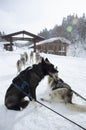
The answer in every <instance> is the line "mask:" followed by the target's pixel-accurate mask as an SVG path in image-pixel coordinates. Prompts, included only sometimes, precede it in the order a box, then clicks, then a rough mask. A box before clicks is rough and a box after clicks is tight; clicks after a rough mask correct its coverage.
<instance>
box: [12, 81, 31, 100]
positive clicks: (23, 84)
mask: <svg viewBox="0 0 86 130" xmlns="http://www.w3.org/2000/svg"><path fill="white" fill-rule="evenodd" d="M12 84H13V85H14V87H16V88H17V89H18V90H19V91H21V92H22V93H23V94H24V95H25V96H28V97H29V99H30V101H32V98H31V95H30V93H31V90H30V86H29V84H28V83H27V82H26V81H23V83H22V85H21V87H20V86H19V85H17V84H16V83H14V82H12ZM26 87H28V88H29V89H28V93H26V92H25V91H24V89H25V88H26Z"/></svg>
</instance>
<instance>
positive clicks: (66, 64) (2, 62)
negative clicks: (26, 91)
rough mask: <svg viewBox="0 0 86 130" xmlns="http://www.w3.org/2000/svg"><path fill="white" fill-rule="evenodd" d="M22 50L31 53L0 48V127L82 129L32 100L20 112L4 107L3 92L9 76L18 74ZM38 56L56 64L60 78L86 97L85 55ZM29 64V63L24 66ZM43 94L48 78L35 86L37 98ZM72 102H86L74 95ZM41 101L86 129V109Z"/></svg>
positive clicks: (4, 129) (0, 129)
mask: <svg viewBox="0 0 86 130" xmlns="http://www.w3.org/2000/svg"><path fill="white" fill-rule="evenodd" d="M24 51H27V53H28V55H29V54H30V51H29V50H26V49H24V48H23V49H17V50H15V51H13V52H8V51H4V50H3V49H0V130H48V129H49V130H82V129H81V128H79V127H78V126H76V125H74V124H73V123H71V122H69V121H67V120H65V119H63V118H62V117H60V116H59V115H56V114H55V113H53V112H51V111H50V110H48V109H47V108H44V107H43V106H41V105H39V104H38V105H35V104H34V103H33V102H30V104H29V105H28V107H27V108H26V109H24V110H23V111H21V112H16V111H11V110H7V108H6V107H5V106H4V96H5V92H6V90H7V88H8V87H9V85H10V83H11V81H12V79H13V78H14V77H15V76H16V75H17V69H16V61H17V60H18V58H19V57H20V54H21V53H23V52H24ZM41 55H42V56H43V57H47V58H49V60H50V61H51V62H52V63H53V64H54V65H55V66H58V70H59V77H61V78H62V79H63V80H64V81H65V82H67V83H68V84H69V85H70V86H71V87H72V89H73V90H75V91H77V92H78V93H80V94H81V95H83V97H85V98H86V58H76V57H65V56H57V55H50V54H44V53H41ZM29 65H30V64H29V62H28V65H27V66H29ZM43 97H48V83H47V77H45V78H44V79H43V80H42V81H41V82H40V84H39V86H38V87H37V99H38V100H39V101H40V98H43ZM41 102H42V101H41ZM73 102H74V103H77V104H83V105H85V106H86V102H85V101H84V100H82V99H80V98H79V97H77V96H75V95H74V97H73ZM43 103H44V104H46V105H47V106H49V107H50V108H52V109H53V110H55V111H57V112H58V113H60V114H62V115H64V116H66V117H67V118H69V119H71V120H73V121H74V122H76V123H78V124H79V125H81V126H83V127H84V128H86V112H79V111H77V110H72V109H71V108H69V107H68V106H67V105H66V104H64V103H61V102H56V101H54V102H52V103H46V102H43Z"/></svg>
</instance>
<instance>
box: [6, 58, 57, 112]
mask: <svg viewBox="0 0 86 130" xmlns="http://www.w3.org/2000/svg"><path fill="white" fill-rule="evenodd" d="M56 73H57V70H56V68H54V65H53V64H51V63H50V62H49V60H48V59H47V58H46V59H45V60H44V59H43V58H42V61H41V62H40V63H39V64H34V65H33V66H32V68H30V67H28V68H26V69H25V70H24V71H22V72H20V74H19V75H18V76H17V77H15V78H14V79H13V80H12V83H11V85H10V86H9V88H8V90H7V92H6V95H5V106H6V107H7V108H8V109H11V110H20V109H21V108H25V107H26V106H27V105H28V101H27V100H24V98H25V97H26V96H28V97H29V99H30V100H36V87H37V86H38V84H39V82H40V81H41V80H42V79H43V78H44V77H45V76H46V75H50V76H51V77H53V78H54V80H56V77H55V76H56Z"/></svg>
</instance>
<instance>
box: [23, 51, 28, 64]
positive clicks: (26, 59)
mask: <svg viewBox="0 0 86 130" xmlns="http://www.w3.org/2000/svg"><path fill="white" fill-rule="evenodd" d="M24 56H25V61H26V62H28V54H27V52H24Z"/></svg>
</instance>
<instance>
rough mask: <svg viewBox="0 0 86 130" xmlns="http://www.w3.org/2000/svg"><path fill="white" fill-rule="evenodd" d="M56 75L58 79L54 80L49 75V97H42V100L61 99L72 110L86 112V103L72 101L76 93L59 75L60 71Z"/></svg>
mask: <svg viewBox="0 0 86 130" xmlns="http://www.w3.org/2000/svg"><path fill="white" fill-rule="evenodd" d="M56 77H57V80H54V79H53V78H52V77H50V76H48V83H49V88H50V90H51V92H50V94H49V99H43V98H41V100H42V101H46V102H52V101H60V102H63V103H65V104H66V105H67V107H68V108H70V109H72V110H76V111H80V112H86V106H85V105H79V104H75V103H73V102H72V98H73V94H76V93H75V92H74V91H73V90H72V89H71V87H70V86H69V85H68V84H67V83H65V82H64V81H63V80H62V79H61V78H59V77H58V73H57V76H56ZM76 95H77V94H76Z"/></svg>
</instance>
